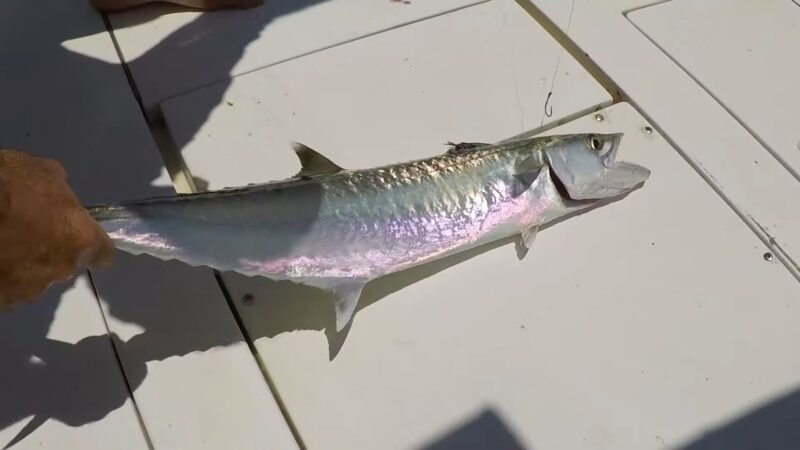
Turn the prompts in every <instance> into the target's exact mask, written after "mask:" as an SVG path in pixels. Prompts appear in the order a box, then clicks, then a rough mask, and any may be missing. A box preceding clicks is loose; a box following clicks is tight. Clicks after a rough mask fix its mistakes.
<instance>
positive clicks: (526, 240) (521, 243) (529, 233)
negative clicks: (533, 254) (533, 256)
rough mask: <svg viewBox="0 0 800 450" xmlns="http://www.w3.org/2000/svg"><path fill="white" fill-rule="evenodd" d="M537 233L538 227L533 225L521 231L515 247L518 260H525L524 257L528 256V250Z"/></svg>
mask: <svg viewBox="0 0 800 450" xmlns="http://www.w3.org/2000/svg"><path fill="white" fill-rule="evenodd" d="M538 232H539V225H534V226H532V227H530V228H528V229H525V230H522V233H520V236H519V240H518V241H517V245H516V247H517V258H518V259H520V260H522V259H523V258H525V255H527V254H528V250H530V248H531V246H532V245H533V241H534V240H536V234H537V233H538Z"/></svg>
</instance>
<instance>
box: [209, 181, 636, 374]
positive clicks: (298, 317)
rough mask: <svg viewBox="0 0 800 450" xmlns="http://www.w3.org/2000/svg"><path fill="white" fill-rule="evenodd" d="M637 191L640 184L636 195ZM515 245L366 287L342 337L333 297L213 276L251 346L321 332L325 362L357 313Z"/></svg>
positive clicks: (509, 241) (513, 241)
mask: <svg viewBox="0 0 800 450" xmlns="http://www.w3.org/2000/svg"><path fill="white" fill-rule="evenodd" d="M639 188H641V185H640V186H638V187H637V188H636V189H635V190H638V189H639ZM635 190H634V191H635ZM632 192H633V191H631V192H629V193H627V194H625V195H623V196H620V197H616V198H613V199H608V200H603V201H601V202H598V203H595V204H594V205H592V206H589V207H587V208H586V209H583V210H580V211H576V212H573V213H570V214H567V215H565V216H562V217H560V218H558V219H555V220H553V221H551V222H549V223H547V224H545V225H543V226H542V227H540V229H539V233H542V232H546V230H547V229H548V228H550V227H553V226H555V225H557V224H559V223H561V222H564V221H566V220H570V219H572V218H575V217H577V216H581V215H583V214H588V213H590V212H591V211H594V210H595V209H597V208H601V207H604V206H606V205H609V204H612V203H616V202H618V201H621V200H623V199H624V198H626V197H627V196H628V195H630V194H631V193H632ZM518 241H519V237H518V236H510V237H507V238H503V239H499V240H496V241H493V242H490V243H486V244H483V245H480V246H477V247H474V248H472V249H469V250H465V251H463V252H459V253H456V254H454V255H450V256H447V257H444V258H442V259H439V260H435V261H431V262H429V263H426V264H422V265H419V266H416V267H412V268H409V269H406V270H403V271H400V272H395V273H392V274H389V275H386V276H383V277H381V278H378V279H376V280H373V281H371V282H369V283H367V285H366V286H365V287H364V290H363V292H362V294H361V298H360V299H359V302H358V306H357V307H356V310H355V313H354V316H353V319H352V320H351V322H350V323H349V324H348V325H347V326H346V327H345V328H344V329H342V331H341V332H337V331H336V325H335V322H336V318H335V313H334V309H333V297H332V295H331V294H329V293H328V292H326V291H323V290H321V289H317V288H314V287H310V286H305V285H301V284H297V283H293V282H291V281H274V280H271V279H268V278H264V277H258V276H255V277H250V276H246V275H242V274H239V273H234V272H222V273H218V274H217V276H218V279H219V280H220V285H221V286H222V287H223V289H224V291H225V294H226V296H227V297H228V300H229V302H230V303H231V305H232V307H233V310H234V311H235V312H237V313H238V316H239V319H240V320H241V322H242V324H243V325H244V332H245V333H247V335H248V336H247V337H248V340H250V341H251V342H255V341H256V340H258V339H261V338H274V337H276V336H278V335H280V334H283V333H289V332H293V331H301V330H317V331H324V332H325V335H326V338H327V340H328V358H329V360H330V361H333V360H334V359H335V358H336V356H337V355H338V354H339V352H340V351H341V350H342V348H343V346H344V344H345V341H346V339H347V335H348V333H349V331H350V328H351V327H352V326H353V325H354V323H356V322H357V321H358V314H359V312H360V311H361V310H363V309H365V308H368V307H369V306H371V305H373V304H375V303H377V302H378V301H380V300H383V299H385V298H386V297H389V296H390V295H392V294H393V293H395V292H397V291H399V290H401V289H404V288H406V287H408V286H411V285H412V284H414V283H417V282H419V281H422V280H424V279H426V278H429V277H432V276H434V275H436V274H438V273H440V272H442V271H444V270H447V269H449V268H451V267H453V266H455V265H458V264H461V263H463V262H465V261H468V260H470V259H473V258H475V257H477V256H480V255H482V254H484V253H486V252H489V251H492V250H494V249H497V248H500V247H503V246H515V245H517V242H518ZM533 247H534V248H533V249H531V252H529V254H528V255H527V256H526V257H527V258H530V257H535V256H534V255H535V253H536V249H535V247H536V245H535V244H534V246H533ZM509 253H510V254H511V253H512V252H509Z"/></svg>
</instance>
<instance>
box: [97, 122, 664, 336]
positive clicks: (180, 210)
mask: <svg viewBox="0 0 800 450" xmlns="http://www.w3.org/2000/svg"><path fill="white" fill-rule="evenodd" d="M620 137H621V135H620V134H609V135H598V134H581V135H560V136H547V137H538V138H531V139H525V140H519V141H512V142H506V143H502V144H496V145H490V144H459V145H454V146H453V147H452V148H451V149H450V150H449V151H447V152H446V153H443V154H441V155H437V156H434V157H431V158H428V159H422V160H417V161H411V162H406V163H400V164H393V165H388V166H384V167H378V168H373V169H367V170H344V169H342V168H340V167H339V166H337V165H335V164H334V163H332V162H331V161H329V160H328V159H326V158H325V157H323V156H322V155H320V154H318V153H316V152H315V151H313V150H311V149H309V148H307V147H305V146H302V145H301V144H295V151H296V152H297V153H298V156H299V157H300V160H301V163H302V165H303V169H302V170H301V172H300V173H299V174H298V175H297V176H295V177H294V178H291V179H287V180H283V181H275V182H270V183H265V184H259V185H252V186H248V187H245V188H237V189H228V190H222V191H215V192H208V193H201V194H190V195H178V196H173V197H162V198H154V199H146V200H140V201H134V202H128V203H124V204H116V205H101V206H94V207H89V210H90V211H91V212H92V215H93V216H94V217H95V218H96V219H97V220H98V221H99V222H100V224H101V225H102V226H103V228H104V229H105V230H106V232H108V233H109V236H110V237H111V238H112V240H113V241H114V242H115V244H116V246H117V248H119V249H121V250H124V251H127V252H130V253H134V254H142V253H144V254H149V255H152V256H155V257H157V258H161V259H164V260H169V259H177V260H180V261H183V262H185V263H187V264H190V265H195V266H201V265H202V266H210V267H213V268H215V269H218V270H221V271H236V272H240V273H243V274H246V275H259V276H264V277H268V278H271V279H275V280H291V281H294V282H297V283H302V284H307V285H311V286H315V287H318V288H321V289H326V290H328V291H331V292H332V293H333V294H334V298H335V306H336V313H337V320H336V326H337V330H341V329H342V328H343V327H344V326H345V325H346V324H347V323H348V322H349V321H350V319H351V317H352V313H353V311H354V309H355V306H356V304H357V302H358V298H359V296H360V293H361V289H362V287H363V286H364V285H365V284H366V283H367V282H369V281H371V280H374V279H376V278H379V277H381V276H384V275H387V274H390V273H393V272H397V271H400V270H403V269H407V268H410V267H414V266H417V265H419V264H424V263H426V262H430V261H433V260H436V259H439V258H442V257H445V256H448V255H451V254H454V253H458V252H461V251H464V250H467V249H470V248H473V247H475V246H478V245H481V244H484V243H488V242H492V241H495V240H497V239H502V238H506V237H509V236H513V235H520V242H519V245H518V250H519V251H520V253H519V254H520V257H522V256H524V254H525V252H526V250H527V247H528V246H530V244H531V242H532V241H533V238H534V236H535V233H536V230H537V229H538V227H539V226H541V225H542V224H544V223H547V222H549V221H551V220H553V219H556V218H558V217H561V216H563V215H565V214H569V213H572V212H575V211H578V210H581V209H585V208H588V207H591V206H593V205H594V204H595V203H597V202H598V201H601V200H603V199H606V198H610V197H616V196H619V195H623V194H626V193H628V192H630V191H631V190H633V189H635V188H636V187H638V186H639V185H640V184H641V183H643V182H644V181H645V180H646V179H647V178H648V176H649V174H650V172H649V171H648V170H647V169H645V168H642V167H640V166H636V165H633V164H629V163H623V162H617V161H616V152H617V148H618V146H619V141H620Z"/></svg>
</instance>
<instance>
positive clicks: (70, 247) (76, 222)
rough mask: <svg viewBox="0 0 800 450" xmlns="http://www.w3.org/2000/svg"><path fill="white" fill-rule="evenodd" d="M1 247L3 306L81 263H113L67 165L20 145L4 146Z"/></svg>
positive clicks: (0, 156) (0, 153)
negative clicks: (74, 187) (23, 149)
mask: <svg viewBox="0 0 800 450" xmlns="http://www.w3.org/2000/svg"><path fill="white" fill-rule="evenodd" d="M0 249H2V251H0V308H3V307H8V306H11V305H13V304H15V303H20V302H23V301H32V300H34V299H36V298H38V297H40V296H41V295H42V294H44V293H45V291H46V290H47V289H48V288H49V287H50V286H51V285H52V284H54V283H58V282H64V281H67V280H69V279H70V278H72V276H73V275H74V274H75V272H76V271H77V269H79V268H80V267H90V268H98V267H103V266H106V265H108V264H109V263H110V262H111V256H112V255H113V244H112V243H111V240H110V239H109V238H108V236H107V235H106V233H105V232H104V231H103V230H102V228H100V226H99V225H98V224H97V222H95V221H94V219H92V217H91V216H90V215H89V213H88V211H86V210H85V209H84V208H83V206H82V205H81V203H80V202H79V201H78V199H77V198H76V196H75V194H74V193H73V192H72V190H71V188H70V187H69V185H68V183H67V175H66V173H65V172H64V168H63V167H62V166H61V165H60V164H59V163H57V162H56V161H52V160H49V159H44V158H38V157H34V156H30V155H27V154H25V153H23V152H20V151H17V150H0Z"/></svg>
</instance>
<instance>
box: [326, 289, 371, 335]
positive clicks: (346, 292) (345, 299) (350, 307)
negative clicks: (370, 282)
mask: <svg viewBox="0 0 800 450" xmlns="http://www.w3.org/2000/svg"><path fill="white" fill-rule="evenodd" d="M365 284H366V283H365V282H363V281H360V280H353V281H343V282H341V283H338V284H336V285H335V286H333V287H332V288H331V289H330V290H331V291H332V292H333V295H334V309H335V310H336V331H337V332H339V331H342V329H343V328H344V327H345V326H347V324H348V323H349V322H350V320H351V319H352V318H353V312H354V311H355V310H356V306H357V305H358V299H359V298H360V297H361V291H362V290H363V289H364V285H365Z"/></svg>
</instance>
